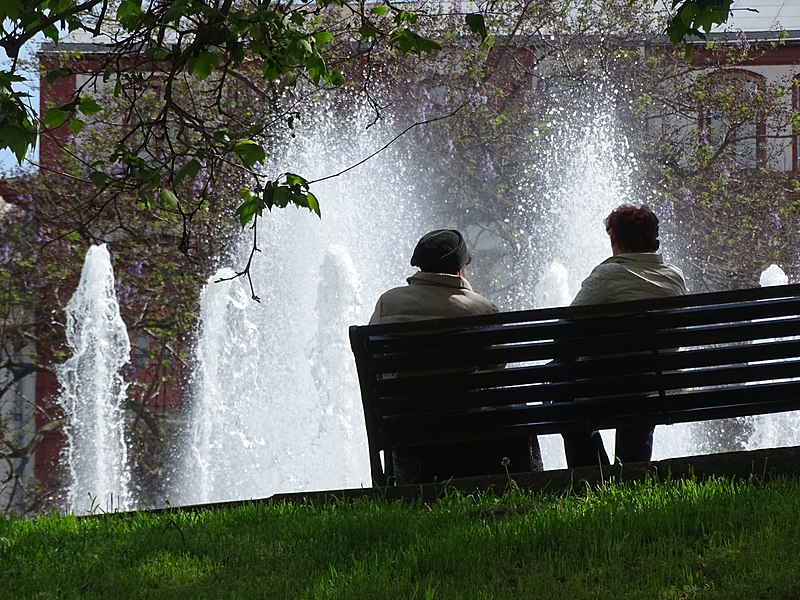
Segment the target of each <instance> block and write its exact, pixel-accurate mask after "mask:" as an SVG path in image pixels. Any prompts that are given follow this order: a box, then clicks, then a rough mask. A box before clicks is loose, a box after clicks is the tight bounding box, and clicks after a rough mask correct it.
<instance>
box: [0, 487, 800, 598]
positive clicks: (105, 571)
mask: <svg viewBox="0 0 800 600" xmlns="http://www.w3.org/2000/svg"><path fill="white" fill-rule="evenodd" d="M798 498H800V481H798V480H796V479H778V480H775V481H773V482H772V483H769V484H759V483H756V482H744V483H732V482H730V481H727V480H715V481H712V482H708V483H705V484H699V483H696V482H693V481H676V482H665V483H654V482H652V481H650V482H645V483H639V484H626V485H624V486H616V485H607V486H605V487H604V488H603V489H601V490H600V491H598V492H589V493H587V494H583V495H575V494H573V495H567V496H561V497H554V496H547V495H542V494H533V493H527V492H521V491H510V492H508V493H506V494H505V495H504V496H503V497H501V498H496V497H494V496H490V495H469V496H464V495H459V494H452V495H450V496H448V497H446V498H445V499H444V500H442V501H440V502H438V503H436V504H434V505H431V506H427V505H424V504H422V503H410V504H409V503H402V502H396V503H387V502H382V501H369V500H356V501H351V502H343V501H341V502H335V503H332V504H330V505H326V506H314V505H311V504H309V503H305V504H303V503H294V504H270V503H265V504H253V505H248V506H245V507H242V508H237V509H218V510H213V511H212V510H208V511H202V512H196V513H187V512H174V513H166V514H157V515H148V514H135V515H126V516H113V517H107V518H88V519H81V520H79V519H76V518H74V517H52V518H39V519H36V520H33V521H22V520H11V521H6V522H0V565H2V569H3V581H2V583H0V597H2V598H15V599H17V598H182V599H185V600H189V599H194V598H292V599H294V598H343V599H344V598H347V599H353V598H364V599H373V598H444V599H450V598H469V599H477V598H545V599H547V600H553V599H557V598H570V599H573V598H614V599H616V598H647V599H654V598H715V599H716V598H719V599H720V600H721V599H725V600H728V599H731V598H743V599H744V598H747V599H752V598H764V599H767V598H768V599H781V598H786V599H788V598H798V597H800V568H799V567H800V553H799V552H798V548H800V500H798Z"/></svg>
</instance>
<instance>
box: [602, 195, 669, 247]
mask: <svg viewBox="0 0 800 600" xmlns="http://www.w3.org/2000/svg"><path fill="white" fill-rule="evenodd" d="M605 225H606V232H608V235H610V236H611V242H612V243H613V244H615V245H616V246H617V248H619V250H620V251H621V252H655V251H656V250H658V246H659V241H658V217H656V215H655V213H654V212H653V211H652V210H650V207H648V206H647V205H646V204H643V205H642V206H640V207H639V208H637V207H635V206H631V205H630V204H623V205H622V206H618V207H617V208H615V209H614V210H613V211H612V212H611V214H610V215H608V216H607V217H606V220H605Z"/></svg>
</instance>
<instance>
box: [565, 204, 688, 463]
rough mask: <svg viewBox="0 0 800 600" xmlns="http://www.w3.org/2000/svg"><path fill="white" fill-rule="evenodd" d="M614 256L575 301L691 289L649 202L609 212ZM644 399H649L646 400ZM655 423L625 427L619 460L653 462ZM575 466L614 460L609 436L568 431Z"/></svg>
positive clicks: (567, 445)
mask: <svg viewBox="0 0 800 600" xmlns="http://www.w3.org/2000/svg"><path fill="white" fill-rule="evenodd" d="M604 223H605V227H606V233H608V236H609V240H610V242H611V257H609V258H607V259H606V260H604V261H603V262H601V263H600V264H599V265H597V266H596V267H595V268H594V269H592V272H591V273H590V274H589V276H588V277H587V278H586V279H584V280H583V282H582V283H581V289H580V290H579V291H578V294H577V295H576V296H575V299H574V300H573V301H572V306H582V305H586V304H604V303H608V302H627V301H630V300H643V299H647V298H663V297H667V296H681V295H683V294H685V293H686V281H685V280H684V277H683V272H682V271H681V270H680V269H679V268H678V267H676V266H674V265H670V264H667V263H665V262H664V260H663V258H662V256H661V255H660V254H658V253H657V251H658V248H659V246H660V242H659V239H658V217H656V215H655V213H653V211H652V210H650V208H649V207H648V206H647V205H642V206H639V207H636V206H632V205H630V204H622V205H621V206H618V207H617V208H615V209H614V210H613V211H612V212H611V214H609V215H608V217H606V219H605V221H604ZM643 400H644V399H643ZM653 430H654V426H652V425H641V426H630V427H619V428H617V431H616V441H615V448H614V457H615V462H617V463H622V464H626V463H632V462H649V461H650V459H651V457H652V453H653ZM562 437H563V438H564V450H565V453H566V457H567V465H568V466H569V467H580V466H590V465H597V464H608V463H609V459H608V455H607V453H606V451H605V448H604V446H603V440H602V438H601V437H600V433H599V432H597V431H591V432H587V431H577V432H570V433H564V434H562Z"/></svg>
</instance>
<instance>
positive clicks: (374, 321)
mask: <svg viewBox="0 0 800 600" xmlns="http://www.w3.org/2000/svg"><path fill="white" fill-rule="evenodd" d="M382 317H383V298H378V302H377V303H376V304H375V310H374V311H372V316H371V317H370V318H369V324H370V325H378V324H379V323H380V322H381V318H382Z"/></svg>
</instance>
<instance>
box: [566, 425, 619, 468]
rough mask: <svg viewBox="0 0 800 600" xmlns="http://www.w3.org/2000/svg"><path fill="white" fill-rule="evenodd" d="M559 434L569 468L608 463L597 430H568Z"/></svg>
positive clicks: (601, 439) (606, 454)
mask: <svg viewBox="0 0 800 600" xmlns="http://www.w3.org/2000/svg"><path fill="white" fill-rule="evenodd" d="M561 436H562V437H563V438H564V453H565V454H566V455H567V466H568V467H569V468H570V469H574V468H575V467H596V466H597V465H608V464H610V462H609V460H608V453H607V452H606V448H605V446H604V445H603V438H601V437H600V432H599V431H570V432H567V433H562V434H561Z"/></svg>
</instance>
